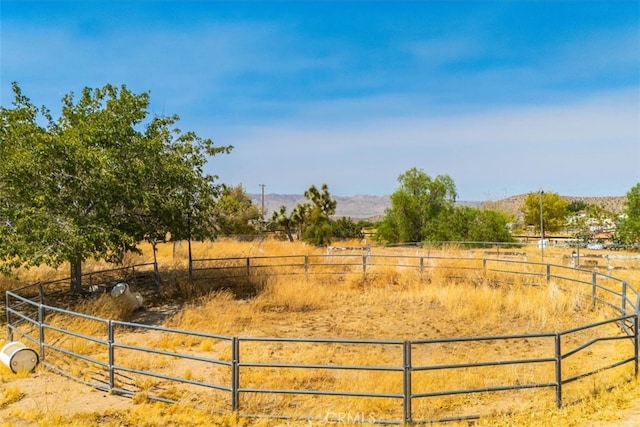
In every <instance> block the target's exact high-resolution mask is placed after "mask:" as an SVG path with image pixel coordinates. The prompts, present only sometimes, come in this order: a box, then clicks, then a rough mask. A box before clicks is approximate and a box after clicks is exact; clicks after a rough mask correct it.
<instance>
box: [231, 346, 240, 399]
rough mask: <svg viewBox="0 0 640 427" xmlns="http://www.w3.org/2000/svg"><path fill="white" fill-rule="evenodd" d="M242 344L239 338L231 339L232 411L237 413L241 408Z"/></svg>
mask: <svg viewBox="0 0 640 427" xmlns="http://www.w3.org/2000/svg"><path fill="white" fill-rule="evenodd" d="M239 364H240V342H239V341H238V337H233V338H231V410H232V411H237V410H238V408H239V407H240V405H239V400H240V399H239V397H240V392H239V391H238V389H239V388H240V366H239Z"/></svg>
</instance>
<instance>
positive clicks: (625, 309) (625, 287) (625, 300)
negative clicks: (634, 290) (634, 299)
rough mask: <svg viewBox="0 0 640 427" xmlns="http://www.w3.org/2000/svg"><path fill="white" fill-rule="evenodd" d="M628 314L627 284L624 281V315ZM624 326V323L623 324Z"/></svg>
mask: <svg viewBox="0 0 640 427" xmlns="http://www.w3.org/2000/svg"><path fill="white" fill-rule="evenodd" d="M626 314H627V282H626V281H624V280H623V281H622V315H623V316H624V315H626ZM622 324H624V322H622Z"/></svg>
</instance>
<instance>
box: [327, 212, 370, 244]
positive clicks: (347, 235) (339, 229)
mask: <svg viewBox="0 0 640 427" xmlns="http://www.w3.org/2000/svg"><path fill="white" fill-rule="evenodd" d="M372 225H373V224H372V223H371V222H368V221H364V220H360V221H355V220H353V219H352V218H348V217H344V216H343V217H340V218H338V219H336V220H334V221H333V237H335V238H337V239H362V238H364V231H363V230H364V229H365V228H366V227H371V226H372Z"/></svg>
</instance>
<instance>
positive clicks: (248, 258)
mask: <svg viewBox="0 0 640 427" xmlns="http://www.w3.org/2000/svg"><path fill="white" fill-rule="evenodd" d="M247 276H251V257H247Z"/></svg>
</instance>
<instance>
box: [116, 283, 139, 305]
mask: <svg viewBox="0 0 640 427" xmlns="http://www.w3.org/2000/svg"><path fill="white" fill-rule="evenodd" d="M111 296H112V297H113V298H116V299H121V300H123V301H124V302H125V303H126V304H127V305H129V306H130V307H132V308H138V307H141V306H142V295H140V294H139V293H138V292H136V293H132V292H131V290H130V289H129V285H127V284H126V283H122V282H121V283H118V284H116V285H115V286H114V287H113V289H111Z"/></svg>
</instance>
